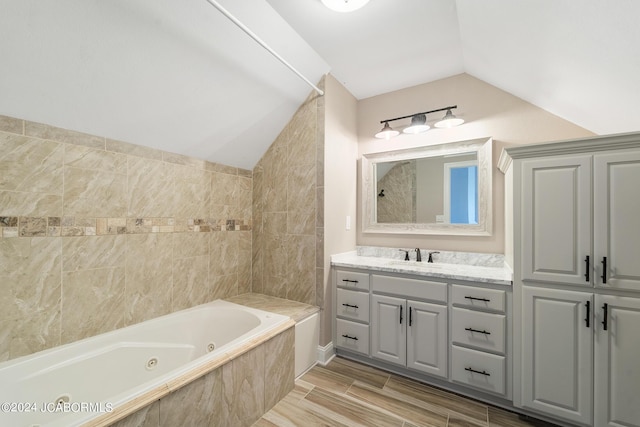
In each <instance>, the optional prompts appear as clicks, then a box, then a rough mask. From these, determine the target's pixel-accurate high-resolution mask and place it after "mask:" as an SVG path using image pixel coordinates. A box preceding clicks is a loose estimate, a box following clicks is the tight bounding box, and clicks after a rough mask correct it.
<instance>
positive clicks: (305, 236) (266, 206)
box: [252, 81, 324, 307]
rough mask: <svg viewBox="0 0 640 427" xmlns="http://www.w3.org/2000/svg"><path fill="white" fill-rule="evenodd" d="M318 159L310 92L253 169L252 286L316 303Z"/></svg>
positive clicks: (316, 116) (319, 117)
mask: <svg viewBox="0 0 640 427" xmlns="http://www.w3.org/2000/svg"><path fill="white" fill-rule="evenodd" d="M323 85H324V81H322V82H321V83H320V86H323ZM323 163H324V98H323V97H319V96H317V95H315V93H314V94H312V95H310V96H309V98H308V99H307V100H306V101H305V103H304V104H303V105H302V106H301V107H300V108H299V109H298V111H297V112H296V114H295V115H294V117H293V118H292V119H291V121H290V122H289V123H288V124H287V126H285V128H284V129H283V130H282V132H281V133H280V135H279V136H278V138H277V139H276V140H275V141H274V143H273V144H272V145H271V147H270V148H269V149H268V150H267V152H266V153H265V155H264V156H263V157H262V159H260V161H259V162H258V164H257V165H256V167H255V168H254V170H253V224H254V227H253V269H252V272H253V280H252V283H253V292H259V293H264V294H267V295H272V296H276V297H280V298H286V299H290V300H294V301H299V302H303V303H307V304H312V305H318V306H320V307H322V305H323V301H322V296H323V292H318V291H317V289H316V284H318V285H319V286H322V277H323V266H324V260H323V256H324V254H323V252H324V250H323V238H324V228H323V227H324V224H323V211H324V167H323Z"/></svg>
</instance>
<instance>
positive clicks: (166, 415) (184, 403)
mask: <svg viewBox="0 0 640 427" xmlns="http://www.w3.org/2000/svg"><path fill="white" fill-rule="evenodd" d="M226 366H227V365H225V366H223V367H222V368H220V369H216V370H215V371H213V372H210V373H208V374H207V375H205V376H202V377H200V378H198V379H196V380H195V381H193V382H191V383H189V384H187V385H186V386H184V387H182V388H180V389H178V390H176V391H174V392H173V393H171V394H169V395H167V396H165V397H163V398H162V399H161V400H160V427H175V426H212V427H213V426H221V425H223V424H224V422H225V420H224V418H223V410H222V407H223V404H222V399H221V396H222V394H223V383H222V376H223V375H222V371H223V370H224V368H225V367H226ZM240 398H241V397H240ZM260 416H262V414H261V415H260ZM241 425H246V426H249V425H250V424H235V426H241Z"/></svg>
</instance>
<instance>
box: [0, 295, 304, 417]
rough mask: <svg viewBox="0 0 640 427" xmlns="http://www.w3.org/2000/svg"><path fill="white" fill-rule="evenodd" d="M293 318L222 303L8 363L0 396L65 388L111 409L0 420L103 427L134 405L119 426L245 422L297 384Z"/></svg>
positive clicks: (31, 396) (74, 397) (55, 394)
mask: <svg viewBox="0 0 640 427" xmlns="http://www.w3.org/2000/svg"><path fill="white" fill-rule="evenodd" d="M203 323H205V324H207V325H209V326H210V327H208V328H200V327H198V325H202V324H203ZM293 324H294V322H293V320H291V319H289V318H288V317H286V316H281V315H277V314H273V313H269V312H264V311H260V310H256V309H251V308H248V307H243V306H239V305H236V304H232V303H229V302H226V301H221V300H218V301H214V302H212V303H208V304H204V305H200V306H198V307H193V308H191V309H187V310H183V311H180V312H177V313H173V314H171V315H168V316H163V317H160V318H156V319H153V320H150V321H147V322H142V323H139V324H137V325H134V326H131V327H129V328H124V329H121V330H118V331H113V332H110V333H107V334H102V335H100V336H96V337H92V338H89V339H86V340H82V341H79V342H76V343H72V344H69V345H67V346H62V347H59V348H55V349H51V350H47V351H44V352H41V353H38V354H35V355H31V356H26V357H24V358H20V359H18V360H16V361H15V362H14V361H9V362H5V363H4V364H2V365H0V378H2V383H3V384H5V385H7V386H8V387H7V388H6V390H4V394H6V395H5V396H3V397H2V399H0V400H2V401H17V402H55V401H57V400H59V399H60V396H65V395H66V396H69V401H70V402H71V403H73V402H78V403H79V402H93V403H102V404H103V408H108V407H107V404H110V405H109V406H110V407H112V408H113V410H109V409H106V410H102V411H97V413H96V412H92V411H72V412H66V413H65V412H59V413H48V412H47V411H33V412H24V413H4V414H0V421H1V422H0V423H1V424H2V425H5V424H6V425H9V424H11V425H15V426H21V425H25V426H30V425H36V424H37V425H51V426H58V425H60V426H65V427H66V426H72V425H74V426H75V425H90V426H103V425H111V424H112V423H113V422H115V421H117V420H119V419H122V418H123V417H125V416H127V415H130V414H133V413H134V412H136V411H140V412H138V413H135V414H133V415H131V417H130V418H129V419H126V420H124V421H123V423H122V424H121V425H139V424H138V422H139V421H140V419H141V418H145V419H146V420H145V424H144V425H154V426H160V425H163V426H165V425H166V426H173V425H216V426H223V425H229V426H247V425H250V424H251V423H253V422H254V421H255V420H256V419H258V418H259V417H260V416H261V415H262V414H263V413H264V412H265V411H267V410H268V409H269V408H270V407H271V406H273V405H274V404H275V403H277V401H278V400H280V398H282V397H283V396H284V395H286V394H287V393H288V392H289V391H291V389H292V388H293V349H294V342H293V328H292V327H291V326H293ZM212 343H213V344H214V345H215V348H213V349H210V348H208V347H209V346H210V345H212ZM150 363H152V365H150ZM96 384H101V386H100V387H97V388H96V387H95V386H96ZM203 384H204V385H207V386H209V387H208V389H207V388H205V389H203ZM265 385H270V387H269V389H268V390H267V389H266V387H265ZM205 387H206V386H205ZM0 394H3V393H2V392H0ZM158 399H160V401H159V404H158V403H154V402H157V401H158ZM148 405H149V406H148ZM147 406H148V407H147ZM143 408H144V409H143ZM187 421H189V422H187Z"/></svg>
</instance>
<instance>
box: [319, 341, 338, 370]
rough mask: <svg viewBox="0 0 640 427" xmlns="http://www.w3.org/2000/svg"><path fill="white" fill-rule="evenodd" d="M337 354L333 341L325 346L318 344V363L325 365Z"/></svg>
mask: <svg viewBox="0 0 640 427" xmlns="http://www.w3.org/2000/svg"><path fill="white" fill-rule="evenodd" d="M335 356H336V352H335V350H334V348H333V342H330V343H329V344H327V345H325V346H324V347H322V346H320V345H319V346H318V363H319V364H321V365H322V366H325V365H326V364H327V363H329V362H331V359H333V358H334V357H335Z"/></svg>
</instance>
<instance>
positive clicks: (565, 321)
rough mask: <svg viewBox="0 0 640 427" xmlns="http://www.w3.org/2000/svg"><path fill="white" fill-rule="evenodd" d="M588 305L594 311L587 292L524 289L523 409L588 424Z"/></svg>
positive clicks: (590, 409)
mask: <svg viewBox="0 0 640 427" xmlns="http://www.w3.org/2000/svg"><path fill="white" fill-rule="evenodd" d="M587 302H589V307H590V308H593V294H592V293H589V292H578V291H565V290H559V289H547V288H535V287H524V289H523V299H522V316H523V318H522V320H523V322H522V326H523V327H522V331H521V333H522V334H523V335H522V379H521V383H520V384H521V393H522V406H523V407H525V408H529V409H533V410H537V411H541V412H543V413H546V414H549V415H552V416H555V417H560V418H561V419H565V420H569V421H573V422H577V423H580V424H586V425H591V420H592V415H593V407H592V402H593V387H592V384H593V328H594V323H595V322H594V321H593V317H592V316H593V310H591V309H588V308H587V304H586V303H587ZM587 313H590V315H591V316H589V317H588V316H587ZM586 319H589V324H588V325H587V321H586Z"/></svg>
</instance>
